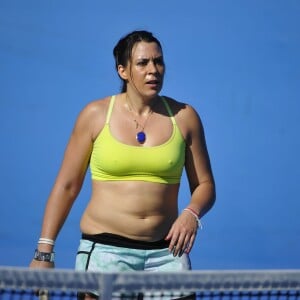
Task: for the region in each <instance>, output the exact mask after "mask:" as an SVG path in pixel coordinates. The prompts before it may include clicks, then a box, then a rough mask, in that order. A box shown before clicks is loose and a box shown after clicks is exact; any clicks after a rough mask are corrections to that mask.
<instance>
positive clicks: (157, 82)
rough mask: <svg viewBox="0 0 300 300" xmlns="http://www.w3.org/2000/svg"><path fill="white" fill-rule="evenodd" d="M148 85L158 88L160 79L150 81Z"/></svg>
mask: <svg viewBox="0 0 300 300" xmlns="http://www.w3.org/2000/svg"><path fill="white" fill-rule="evenodd" d="M146 84H148V85H152V86H157V85H159V84H160V80H158V79H154V80H149V81H147V82H146Z"/></svg>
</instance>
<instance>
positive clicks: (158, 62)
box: [154, 57, 165, 66]
mask: <svg viewBox="0 0 300 300" xmlns="http://www.w3.org/2000/svg"><path fill="white" fill-rule="evenodd" d="M154 63H155V64H156V65H160V66H163V65H164V64H165V63H164V59H163V58H162V57H158V58H155V59H154Z"/></svg>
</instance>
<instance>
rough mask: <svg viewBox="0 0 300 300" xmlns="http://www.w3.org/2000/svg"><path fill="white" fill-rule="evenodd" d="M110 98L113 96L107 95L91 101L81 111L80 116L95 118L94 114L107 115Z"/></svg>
mask: <svg viewBox="0 0 300 300" xmlns="http://www.w3.org/2000/svg"><path fill="white" fill-rule="evenodd" d="M110 98H111V97H106V98H102V99H97V100H93V101H91V102H89V103H88V104H87V105H86V106H85V107H84V108H83V109H82V111H81V112H80V116H83V117H88V118H93V117H94V116H97V117H101V116H102V115H105V114H106V111H107V109H108V105H109V100H110Z"/></svg>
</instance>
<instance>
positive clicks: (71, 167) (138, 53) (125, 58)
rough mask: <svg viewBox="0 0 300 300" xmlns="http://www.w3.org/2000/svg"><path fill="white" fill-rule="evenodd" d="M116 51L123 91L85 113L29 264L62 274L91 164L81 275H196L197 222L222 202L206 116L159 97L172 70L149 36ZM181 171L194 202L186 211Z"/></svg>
mask: <svg viewBox="0 0 300 300" xmlns="http://www.w3.org/2000/svg"><path fill="white" fill-rule="evenodd" d="M113 53H114V57H115V63H116V69H117V72H118V75H119V77H120V78H121V80H122V81H123V88H122V92H121V93H120V94H117V95H114V96H110V97H107V98H104V99H101V100H97V101H94V102H92V103H90V104H88V105H87V106H86V107H85V108H84V109H83V110H82V112H81V113H80V115H79V117H78V119H77V121H76V124H75V127H74V130H73V132H72V135H71V138H70V141H69V143H68V146H67V148H66V152H65V156H64V160H63V163H62V166H61V169H60V171H59V174H58V177H57V180H56V182H55V185H54V187H53V189H52V192H51V194H50V196H49V199H48V201H47V205H46V210H45V215H44V221H43V226H42V231H41V238H40V240H39V242H38V247H37V251H36V252H35V256H34V259H33V260H32V262H31V266H32V267H39V268H46V267H48V268H51V267H54V258H53V255H52V253H53V248H54V241H55V239H56V237H57V235H58V233H59V231H60V229H61V227H62V225H63V223H64V221H65V219H66V217H67V215H68V213H69V211H70V209H71V206H72V204H73V202H74V200H75V199H76V196H77V195H78V193H79V191H80V189H81V186H82V183H83V180H84V177H85V174H86V170H87V168H88V166H90V170H91V174H92V195H91V199H90V202H89V204H88V206H87V208H86V209H85V211H84V213H83V216H82V219H81V223H80V228H81V231H82V239H81V241H80V245H79V250H78V254H77V258H76V269H78V270H97V271H129V270H152V271H183V270H188V269H190V268H191V266H190V261H189V256H188V254H189V252H190V251H191V249H192V246H193V244H194V240H195V237H196V234H197V229H198V227H199V224H200V222H199V219H200V218H201V217H202V216H203V215H204V214H205V213H206V212H207V211H208V210H209V209H210V208H211V207H212V205H213V203H214V199H215V187H214V180H213V175H212V171H211V167H210V162H209V157H208V153H207V149H206V144H205V138H204V132H203V128H202V125H201V121H200V118H199V116H198V115H197V113H196V112H195V110H194V109H193V108H192V107H191V106H190V105H187V104H184V103H180V102H178V101H176V100H174V99H171V98H168V97H161V96H160V95H159V92H160V91H161V89H162V85H163V79H164V73H165V64H164V59H163V52H162V48H161V44H160V42H159V41H158V40H157V39H156V38H155V37H154V36H153V35H152V34H151V33H150V32H147V31H134V32H132V33H130V34H128V35H127V36H125V37H124V38H122V39H121V40H120V41H119V42H118V44H117V45H116V47H115V48H114V51H113ZM183 167H185V169H186V173H187V177H188V181H189V186H190V190H191V199H190V202H189V205H188V206H187V207H186V208H185V209H184V210H183V211H182V212H180V213H178V191H179V185H180V178H181V175H182V170H183ZM145 250H146V251H145ZM100 256H101V260H100V259H99V257H100Z"/></svg>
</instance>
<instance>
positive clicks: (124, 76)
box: [118, 65, 128, 80]
mask: <svg viewBox="0 0 300 300" xmlns="http://www.w3.org/2000/svg"><path fill="white" fill-rule="evenodd" d="M118 73H119V76H120V77H121V78H122V79H123V80H128V70H127V68H125V67H124V66H123V65H118Z"/></svg>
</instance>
